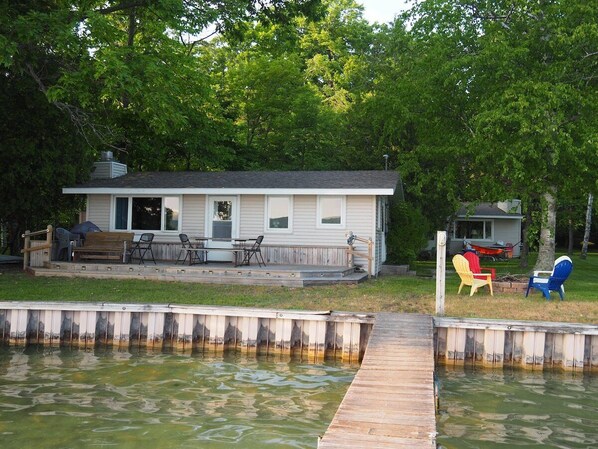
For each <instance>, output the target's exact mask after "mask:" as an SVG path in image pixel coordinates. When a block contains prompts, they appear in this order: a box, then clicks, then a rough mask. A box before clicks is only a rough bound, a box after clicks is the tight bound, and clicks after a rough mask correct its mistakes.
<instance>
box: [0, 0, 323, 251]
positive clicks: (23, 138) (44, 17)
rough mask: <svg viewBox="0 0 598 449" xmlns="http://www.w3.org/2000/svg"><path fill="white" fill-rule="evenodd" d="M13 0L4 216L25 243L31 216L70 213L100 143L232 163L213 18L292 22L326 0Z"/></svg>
mask: <svg viewBox="0 0 598 449" xmlns="http://www.w3.org/2000/svg"><path fill="white" fill-rule="evenodd" d="M3 6H4V7H3V8H2V9H0V73H1V75H2V76H1V78H0V94H1V95H2V111H1V116H2V119H3V121H2V124H0V126H2V127H3V132H2V135H1V137H0V146H1V148H2V157H3V165H2V169H3V175H2V177H1V178H0V179H1V180H0V192H2V194H3V198H7V200H6V201H3V204H2V205H1V206H0V212H1V214H0V222H1V223H2V224H3V225H4V224H6V226H8V227H9V228H10V229H11V230H12V234H11V239H12V240H13V242H15V245H18V242H17V240H18V236H20V233H21V231H22V230H23V229H24V228H25V227H31V228H36V227H42V226H43V227H45V226H46V224H47V222H48V221H50V222H53V223H54V224H56V221H58V222H60V221H61V220H65V221H70V220H72V218H71V217H69V218H68V220H67V219H66V218H65V217H61V216H60V215H61V212H64V213H68V212H69V211H70V210H72V209H73V208H75V206H76V205H74V204H73V203H72V201H71V202H68V203H67V202H66V201H67V200H66V199H65V197H63V196H62V195H61V193H60V192H61V188H62V187H63V186H65V185H71V184H74V183H76V182H82V181H84V180H85V179H86V178H87V176H89V172H90V168H91V161H92V160H93V159H95V158H96V156H97V154H98V153H99V150H102V149H112V150H115V151H116V152H118V153H119V154H118V157H119V158H120V160H121V161H123V162H126V163H128V165H129V166H130V167H132V168H133V169H181V168H186V169H191V168H200V169H210V168H216V169H220V168H223V167H225V166H226V165H227V164H230V160H231V159H232V157H233V156H234V148H231V147H230V146H229V143H230V141H231V138H230V136H231V134H232V132H231V126H230V123H229V122H228V121H227V120H226V118H225V117H224V116H223V115H222V111H221V109H220V105H219V102H218V101H216V100H215V98H214V93H213V90H212V89H211V85H210V83H211V80H210V78H209V77H208V69H207V68H205V67H202V66H201V63H202V59H201V54H202V50H203V49H204V48H205V46H204V45H203V44H202V43H204V42H205V38H206V37H207V36H208V35H209V34H210V33H211V32H210V31H209V27H210V26H213V27H214V29H215V30H216V31H218V32H221V33H225V34H227V35H230V36H233V35H238V34H239V33H240V32H241V30H242V28H243V26H244V24H245V23H246V22H252V21H263V22H280V23H289V22H290V21H291V20H292V18H293V17H295V16H297V15H301V14H316V13H317V8H318V7H319V0H230V1H227V2H225V4H222V2H219V1H216V0H203V1H196V0H190V1H185V2H178V1H171V0H151V1H150V0H131V1H125V0H121V1H114V0H110V1H100V0H91V1H86V2H80V1H63V2H55V1H50V0H10V1H8V2H4V3H3ZM21 187H22V188H21ZM65 224H68V223H65ZM13 250H15V251H16V247H15V248H13Z"/></svg>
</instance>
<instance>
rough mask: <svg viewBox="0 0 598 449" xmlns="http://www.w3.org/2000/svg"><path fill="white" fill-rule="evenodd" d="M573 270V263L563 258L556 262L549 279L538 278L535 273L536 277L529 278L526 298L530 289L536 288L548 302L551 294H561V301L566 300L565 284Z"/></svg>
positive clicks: (565, 257)
mask: <svg viewBox="0 0 598 449" xmlns="http://www.w3.org/2000/svg"><path fill="white" fill-rule="evenodd" d="M572 270H573V262H572V261H571V259H570V258H569V257H567V256H561V257H559V258H558V259H557V260H556V261H555V262H554V268H553V269H552V273H550V276H549V277H542V276H538V273H537V272H536V273H534V276H531V277H530V278H529V283H528V284H527V291H526V292H525V297H526V298H527V295H528V294H529V291H530V289H532V288H535V289H538V290H540V291H541V292H542V294H543V295H544V297H545V298H546V299H547V300H550V292H551V291H553V292H559V296H560V297H561V301H562V300H563V299H565V288H564V287H563V283H564V282H565V281H566V280H567V278H568V277H569V275H570V274H571V271H572Z"/></svg>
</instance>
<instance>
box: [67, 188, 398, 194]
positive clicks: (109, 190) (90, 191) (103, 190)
mask: <svg viewBox="0 0 598 449" xmlns="http://www.w3.org/2000/svg"><path fill="white" fill-rule="evenodd" d="M62 193H64V194H72V195H77V194H94V195H100V194H102V195H120V196H131V195H132V196H138V195H148V196H150V195H160V196H175V195H228V196H232V195H235V196H238V195H342V196H348V195H392V194H393V193H394V189H233V188H223V189H214V188H205V189H199V188H183V189H172V188H155V189H154V188H151V189H149V188H146V189H131V188H113V187H64V188H63V189H62Z"/></svg>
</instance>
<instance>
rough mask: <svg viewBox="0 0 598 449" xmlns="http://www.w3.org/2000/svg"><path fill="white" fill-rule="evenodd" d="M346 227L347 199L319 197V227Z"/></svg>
mask: <svg viewBox="0 0 598 449" xmlns="http://www.w3.org/2000/svg"><path fill="white" fill-rule="evenodd" d="M344 225H345V197H344V196H320V197H318V226H319V227H335V228H340V227H343V226H344Z"/></svg>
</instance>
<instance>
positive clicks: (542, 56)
mask: <svg viewBox="0 0 598 449" xmlns="http://www.w3.org/2000/svg"><path fill="white" fill-rule="evenodd" d="M597 14H598V10H597V9H596V8H594V7H590V6H588V5H587V3H586V2H582V1H571V2H565V1H559V0H546V1H540V2H535V3H529V2H527V1H524V0H516V1H508V2H507V1H502V0H493V1H490V2H483V3H479V2H471V1H467V0H427V1H423V2H420V3H419V4H418V5H417V6H416V8H414V10H413V14H412V16H411V17H412V20H413V21H414V24H413V28H412V33H413V36H414V44H413V49H414V52H416V56H415V57H414V59H413V66H412V68H410V69H409V72H408V73H407V76H408V77H409V79H410V80H415V81H414V84H413V86H417V87H418V88H417V89H414V90H415V91H416V92H417V94H418V95H419V96H420V97H421V98H422V101H420V102H419V103H417V102H415V103H414V105H416V106H419V109H413V106H410V108H411V109H413V110H415V111H418V115H421V116H422V117H423V118H424V121H423V122H422V125H424V126H426V129H425V131H424V128H423V127H422V126H421V125H420V126H418V125H417V121H416V122H415V123H416V135H417V138H416V141H417V148H416V160H417V161H418V162H419V161H421V160H422V157H424V154H426V155H430V156H431V157H432V159H433V161H441V162H442V163H443V164H445V165H444V170H445V172H446V173H447V174H448V176H447V174H442V173H440V172H439V171H438V172H437V175H436V178H437V179H438V180H439V181H438V182H439V184H440V183H442V182H444V181H445V180H446V181H447V187H448V189H447V191H446V192H447V196H448V199H449V201H450V200H453V199H462V198H467V197H468V198H471V199H473V200H490V201H497V200H500V199H504V198H509V197H511V198H521V199H522V200H523V201H530V202H535V201H538V200H539V201H540V204H541V205H542V207H543V213H542V215H541V221H540V227H541V232H540V252H539V258H538V263H537V266H536V268H537V269H547V268H549V267H552V262H553V260H554V235H555V227H554V226H555V224H554V223H555V216H554V214H555V212H554V211H555V210H556V208H555V205H556V200H557V195H567V194H568V192H570V191H572V190H573V189H580V188H584V186H587V185H588V184H589V183H590V182H593V175H592V173H595V170H596V168H598V167H596V161H597V158H596V157H595V144H594V143H593V142H595V140H596V139H595V136H596V133H595V129H596V116H597V114H596V105H597V104H598V102H597V101H596V100H597V98H596V84H595V83H596V77H595V73H596V66H597V63H598V52H596V43H597V42H598V34H597V33H598V30H597V29H596V28H595V26H594V25H595V23H596V21H597V20H596V19H597ZM422 69H423V70H422ZM416 74H418V75H419V78H420V81H417V79H416V76H415V75H416ZM415 117H417V115H416V116H415ZM443 154H444V155H446V157H442V156H443ZM449 155H450V156H452V159H451V157H450V156H449ZM451 185H452V186H453V187H452V188H451ZM584 190H587V189H586V188H584ZM451 192H452V194H451ZM532 216H533V215H532Z"/></svg>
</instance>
